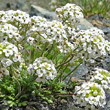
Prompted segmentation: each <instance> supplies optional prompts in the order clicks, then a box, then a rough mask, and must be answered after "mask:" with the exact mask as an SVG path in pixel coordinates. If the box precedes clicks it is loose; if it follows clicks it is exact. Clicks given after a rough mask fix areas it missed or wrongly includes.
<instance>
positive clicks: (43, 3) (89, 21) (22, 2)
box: [0, 0, 110, 110]
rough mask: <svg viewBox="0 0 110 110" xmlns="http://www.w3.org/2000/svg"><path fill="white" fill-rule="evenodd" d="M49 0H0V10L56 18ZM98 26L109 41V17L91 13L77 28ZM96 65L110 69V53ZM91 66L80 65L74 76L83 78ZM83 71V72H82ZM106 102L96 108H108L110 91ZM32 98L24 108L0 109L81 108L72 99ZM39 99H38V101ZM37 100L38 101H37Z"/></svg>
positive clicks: (7, 108)
mask: <svg viewBox="0 0 110 110" xmlns="http://www.w3.org/2000/svg"><path fill="white" fill-rule="evenodd" d="M49 2H50V0H8V1H7V0H0V4H1V5H0V10H9V9H13V10H17V9H20V10H23V11H26V12H27V13H29V14H30V15H31V16H33V15H39V16H42V17H45V18H47V19H48V20H52V19H58V18H57V17H56V14H55V12H50V11H48V10H47V9H49V6H48V3H49ZM93 26H94V27H98V28H99V29H101V30H103V32H104V34H105V39H107V40H109V41H110V19H105V18H104V17H103V16H99V15H98V14H95V15H92V16H90V17H89V18H86V19H81V21H80V24H79V28H80V29H84V30H85V29H88V28H90V27H93ZM96 62H97V65H94V66H98V67H102V68H104V69H106V70H108V71H110V55H109V56H107V57H105V58H103V59H97V60H96ZM92 68H93V65H89V66H87V65H81V66H80V67H79V68H78V70H77V71H76V73H75V74H74V77H77V78H80V79H84V78H85V76H86V75H87V74H88V72H89V71H90V70H91V69H92ZM82 73H83V74H82ZM106 97H107V104H106V106H105V108H103V109H102V108H99V109H97V110H110V93H109V92H108V93H106ZM31 98H32V100H33V101H31V102H29V103H28V105H27V106H26V108H19V107H16V108H10V109H9V106H3V105H0V110H83V109H82V108H78V107H75V106H74V104H73V103H72V99H65V100H63V101H61V100H60V99H57V100H56V101H55V103H54V104H47V103H46V102H45V101H42V100H41V99H39V98H38V97H33V96H31ZM38 99H39V101H38ZM37 101H38V102H37Z"/></svg>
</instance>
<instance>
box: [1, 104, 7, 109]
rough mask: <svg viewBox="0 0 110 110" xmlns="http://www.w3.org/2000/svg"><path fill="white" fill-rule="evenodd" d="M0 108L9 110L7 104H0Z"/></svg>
mask: <svg viewBox="0 0 110 110" xmlns="http://www.w3.org/2000/svg"><path fill="white" fill-rule="evenodd" d="M0 110H9V106H8V105H2V104H0Z"/></svg>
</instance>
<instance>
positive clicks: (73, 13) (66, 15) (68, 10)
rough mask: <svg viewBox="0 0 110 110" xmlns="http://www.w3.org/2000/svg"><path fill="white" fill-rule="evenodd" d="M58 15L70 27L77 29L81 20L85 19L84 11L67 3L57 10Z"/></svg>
mask: <svg viewBox="0 0 110 110" xmlns="http://www.w3.org/2000/svg"><path fill="white" fill-rule="evenodd" d="M56 14H57V15H58V17H59V18H60V19H62V20H63V22H64V23H66V24H67V25H68V26H70V27H71V26H72V27H75V28H76V27H77V25H78V23H79V20H80V19H81V18H83V13H82V9H81V8H80V7H79V6H77V5H75V4H70V3H67V4H66V5H65V6H63V7H61V8H57V9H56Z"/></svg>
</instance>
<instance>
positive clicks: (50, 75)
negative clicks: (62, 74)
mask: <svg viewBox="0 0 110 110" xmlns="http://www.w3.org/2000/svg"><path fill="white" fill-rule="evenodd" d="M27 71H28V72H29V74H33V73H37V76H38V77H37V79H36V80H37V81H38V82H45V81H46V79H47V80H53V79H54V78H55V77H56V75H57V71H56V69H55V65H54V64H53V62H52V61H51V60H48V59H47V58H46V57H39V58H37V59H35V61H34V62H33V64H30V65H29V67H28V68H27Z"/></svg>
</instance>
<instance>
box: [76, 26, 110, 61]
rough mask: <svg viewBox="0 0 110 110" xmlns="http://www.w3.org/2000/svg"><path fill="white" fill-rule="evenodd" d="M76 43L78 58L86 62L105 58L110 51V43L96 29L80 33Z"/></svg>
mask: <svg viewBox="0 0 110 110" xmlns="http://www.w3.org/2000/svg"><path fill="white" fill-rule="evenodd" d="M74 43H75V44H76V46H77V47H78V49H77V50H76V56H77V57H79V58H82V59H84V60H88V59H92V58H93V59H96V58H98V57H100V56H105V55H107V53H108V52H109V51H110V43H109V42H108V41H107V40H105V39H104V33H103V32H102V30H100V29H97V28H94V27H93V28H90V29H88V30H81V31H79V32H78V34H77V35H76V36H75V37H74Z"/></svg>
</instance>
